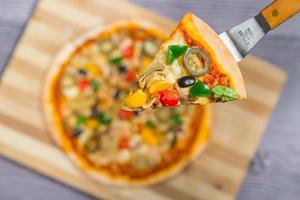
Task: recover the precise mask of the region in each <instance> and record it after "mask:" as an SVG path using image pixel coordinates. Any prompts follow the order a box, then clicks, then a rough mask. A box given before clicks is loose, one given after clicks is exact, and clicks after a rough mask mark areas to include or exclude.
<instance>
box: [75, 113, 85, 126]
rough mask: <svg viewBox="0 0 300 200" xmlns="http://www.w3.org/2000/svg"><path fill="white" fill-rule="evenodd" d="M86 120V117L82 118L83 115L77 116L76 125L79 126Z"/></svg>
mask: <svg viewBox="0 0 300 200" xmlns="http://www.w3.org/2000/svg"><path fill="white" fill-rule="evenodd" d="M86 120H87V117H85V116H83V115H78V116H77V119H76V125H77V126H80V125H81V124H84V123H85V122H86Z"/></svg>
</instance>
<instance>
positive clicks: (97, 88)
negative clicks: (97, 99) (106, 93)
mask: <svg viewBox="0 0 300 200" xmlns="http://www.w3.org/2000/svg"><path fill="white" fill-rule="evenodd" d="M91 87H92V89H93V90H94V91H95V92H97V91H98V90H99V88H100V84H99V82H98V81H96V80H92V82H91Z"/></svg>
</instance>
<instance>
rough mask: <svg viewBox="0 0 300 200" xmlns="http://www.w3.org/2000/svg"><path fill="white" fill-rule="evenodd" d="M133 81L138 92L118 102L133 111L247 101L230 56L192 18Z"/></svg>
mask: <svg viewBox="0 0 300 200" xmlns="http://www.w3.org/2000/svg"><path fill="white" fill-rule="evenodd" d="M149 48H151V47H150V46H149ZM137 78H138V89H135V90H132V91H131V92H130V94H129V95H128V96H127V97H125V98H124V100H123V102H124V104H125V105H126V106H127V107H128V108H129V109H133V110H143V109H146V108H149V107H152V108H157V107H164V106H178V105H180V104H200V105H204V104H208V103H212V102H228V101H234V100H237V99H244V98H246V90H245V86H244V81H243V78H242V75H241V72H240V70H239V67H238V64H237V63H236V61H235V60H234V58H233V56H232V54H231V53H230V52H229V50H228V49H227V47H226V46H225V45H224V44H223V42H222V41H221V39H220V38H219V37H218V34H217V33H216V32H214V31H213V30H212V29H211V28H210V27H209V26H208V25H207V24H206V23H205V22H203V21H202V20H201V19H199V18H198V17H196V16H195V15H193V14H192V13H188V14H186V15H185V16H184V17H183V19H182V20H181V21H180V23H179V24H178V25H177V26H176V28H175V29H174V30H173V32H172V34H171V36H170V37H169V38H168V39H167V40H166V41H165V42H164V43H163V44H162V45H161V47H160V49H159V51H158V52H157V54H156V55H155V58H154V59H153V61H152V62H151V63H150V64H149V65H146V66H145V67H144V68H142V69H141V70H140V71H139V73H138V77H137Z"/></svg>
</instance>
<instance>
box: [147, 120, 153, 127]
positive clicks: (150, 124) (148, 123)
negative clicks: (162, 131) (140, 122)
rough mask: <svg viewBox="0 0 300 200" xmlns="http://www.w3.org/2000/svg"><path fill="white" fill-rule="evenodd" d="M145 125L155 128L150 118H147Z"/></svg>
mask: <svg viewBox="0 0 300 200" xmlns="http://www.w3.org/2000/svg"><path fill="white" fill-rule="evenodd" d="M146 126H147V127H149V128H155V124H154V122H153V121H152V120H147V121H146Z"/></svg>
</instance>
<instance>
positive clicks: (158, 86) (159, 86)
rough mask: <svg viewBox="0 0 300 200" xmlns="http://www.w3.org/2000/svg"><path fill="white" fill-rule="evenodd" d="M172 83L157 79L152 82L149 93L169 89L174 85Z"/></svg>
mask: <svg viewBox="0 0 300 200" xmlns="http://www.w3.org/2000/svg"><path fill="white" fill-rule="evenodd" d="M172 85H173V84H172V83H169V82H166V81H163V80H155V81H153V83H151V85H150V87H149V94H154V93H156V92H159V91H162V90H165V89H168V88H170V87H172Z"/></svg>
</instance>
